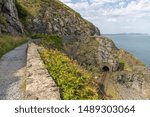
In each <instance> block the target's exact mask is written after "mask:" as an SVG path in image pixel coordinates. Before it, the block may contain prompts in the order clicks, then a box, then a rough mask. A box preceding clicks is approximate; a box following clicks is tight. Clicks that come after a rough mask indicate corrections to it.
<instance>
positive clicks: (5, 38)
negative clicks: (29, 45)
mask: <svg viewBox="0 0 150 117" xmlns="http://www.w3.org/2000/svg"><path fill="white" fill-rule="evenodd" d="M25 42H27V39H26V38H25V37H21V36H10V35H0V57H2V55H4V54H5V53H7V52H8V51H10V50H12V49H14V48H15V47H17V46H19V45H21V44H23V43H25Z"/></svg>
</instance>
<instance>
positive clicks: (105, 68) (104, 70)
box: [102, 66, 110, 72]
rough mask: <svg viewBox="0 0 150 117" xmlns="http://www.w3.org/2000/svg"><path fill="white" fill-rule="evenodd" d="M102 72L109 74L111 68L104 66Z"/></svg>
mask: <svg viewBox="0 0 150 117" xmlns="http://www.w3.org/2000/svg"><path fill="white" fill-rule="evenodd" d="M102 71H103V72H109V71H110V69H109V67H107V66H104V67H103V68H102Z"/></svg>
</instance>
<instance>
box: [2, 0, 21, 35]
mask: <svg viewBox="0 0 150 117" xmlns="http://www.w3.org/2000/svg"><path fill="white" fill-rule="evenodd" d="M1 33H10V34H21V33H23V26H22V24H21V23H20V21H19V18H18V13H17V9H16V6H15V0H0V34H1Z"/></svg>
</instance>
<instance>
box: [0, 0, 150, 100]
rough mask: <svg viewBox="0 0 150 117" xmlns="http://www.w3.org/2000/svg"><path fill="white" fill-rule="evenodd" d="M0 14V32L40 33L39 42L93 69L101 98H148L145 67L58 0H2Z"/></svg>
mask: <svg viewBox="0 0 150 117" xmlns="http://www.w3.org/2000/svg"><path fill="white" fill-rule="evenodd" d="M16 7H17V8H16ZM17 9H18V12H17ZM0 17H1V18H0V33H11V34H21V33H23V32H26V33H27V34H28V35H30V36H31V35H35V36H36V37H41V38H42V46H44V47H47V48H49V49H58V48H57V47H58V45H59V49H60V51H61V52H64V53H65V54H66V55H68V56H69V57H70V58H71V59H73V60H75V61H77V62H78V64H79V65H81V66H82V67H84V68H85V69H87V70H88V71H90V72H92V74H93V79H94V80H96V84H95V85H98V86H99V89H98V90H99V93H100V94H101V96H102V97H101V98H103V99H150V94H149V91H150V71H149V70H148V68H147V67H146V66H145V65H144V64H143V63H142V62H140V61H139V60H137V59H136V58H135V57H134V56H133V55H131V54H130V53H128V52H126V51H124V50H120V49H118V48H117V47H116V46H115V44H114V43H113V41H112V40H110V39H108V38H107V37H102V36H101V35H100V31H99V29H98V28H97V27H96V26H94V25H93V24H92V23H90V22H88V21H87V20H85V19H83V18H82V17H81V16H80V14H78V13H77V12H75V11H74V10H72V9H71V8H69V7H68V6H66V5H64V4H63V3H61V2H60V1H58V0H17V2H16V6H15V2H14V0H5V1H4V0H3V1H2V0H1V1H0ZM18 17H19V18H18ZM20 22H21V23H20ZM23 27H24V28H23ZM37 34H38V35H37ZM41 35H42V36H41ZM48 35H57V36H59V37H60V38H51V37H48ZM43 42H45V43H43ZM55 44H56V45H55ZM64 64H65V63H64Z"/></svg>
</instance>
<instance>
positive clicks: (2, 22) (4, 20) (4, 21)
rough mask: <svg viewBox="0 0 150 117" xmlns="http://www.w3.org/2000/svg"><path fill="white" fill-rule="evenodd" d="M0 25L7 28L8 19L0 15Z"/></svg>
mask: <svg viewBox="0 0 150 117" xmlns="http://www.w3.org/2000/svg"><path fill="white" fill-rule="evenodd" d="M0 24H3V25H4V26H7V25H8V23H7V19H6V18H5V17H4V16H1V15H0Z"/></svg>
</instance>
